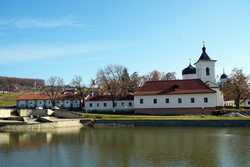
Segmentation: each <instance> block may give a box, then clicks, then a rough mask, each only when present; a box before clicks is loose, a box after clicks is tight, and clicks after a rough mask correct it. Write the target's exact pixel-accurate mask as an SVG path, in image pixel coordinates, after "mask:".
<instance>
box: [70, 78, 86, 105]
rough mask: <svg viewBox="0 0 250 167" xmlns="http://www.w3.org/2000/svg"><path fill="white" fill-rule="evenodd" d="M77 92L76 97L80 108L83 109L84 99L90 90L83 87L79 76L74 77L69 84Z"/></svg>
mask: <svg viewBox="0 0 250 167" xmlns="http://www.w3.org/2000/svg"><path fill="white" fill-rule="evenodd" d="M71 84H72V85H73V86H74V87H75V88H76V90H77V94H76V97H77V99H78V100H79V101H80V106H81V108H83V107H84V104H85V97H86V96H87V95H88V94H89V93H90V89H89V88H87V87H86V86H84V84H83V80H82V77H81V76H78V75H75V76H74V78H73V79H72V83H71Z"/></svg>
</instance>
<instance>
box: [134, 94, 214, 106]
mask: <svg viewBox="0 0 250 167" xmlns="http://www.w3.org/2000/svg"><path fill="white" fill-rule="evenodd" d="M192 97H193V98H194V99H195V102H194V103H191V98H192ZM204 97H207V98H208V103H204ZM155 98H156V99H157V104H154V103H153V99H155ZM166 98H168V99H169V103H166V102H165V99H166ZM178 98H181V99H182V103H178ZM140 99H143V102H144V103H143V104H140ZM216 104H217V102H216V93H210V94H182V95H156V96H135V97H134V105H135V108H195V107H216Z"/></svg>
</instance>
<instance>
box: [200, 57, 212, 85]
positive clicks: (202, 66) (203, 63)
mask: <svg viewBox="0 0 250 167" xmlns="http://www.w3.org/2000/svg"><path fill="white" fill-rule="evenodd" d="M195 66H196V73H197V77H198V78H200V79H201V80H202V81H203V82H207V81H210V82H213V83H215V82H216V80H215V61H202V60H201V61H199V62H197V63H196V64H195ZM207 67H208V68H209V69H210V75H208V76H207V75H206V68H207Z"/></svg>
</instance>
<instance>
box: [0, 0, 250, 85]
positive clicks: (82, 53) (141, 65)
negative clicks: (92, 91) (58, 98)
mask: <svg viewBox="0 0 250 167" xmlns="http://www.w3.org/2000/svg"><path fill="white" fill-rule="evenodd" d="M249 30H250V1H248V0H246V1H236V0H235V1H230V0H227V1H223V0H220V1H217V0H214V1H213V0H209V1H201V0H200V1H198V0H194V1H190V0H185V1H183V0H74V1H68V0H53V1H51V0H22V1H20V0H11V1H10V0H0V69H1V70H0V75H1V76H15V77H26V78H43V79H45V80H46V79H47V78H48V77H49V76H54V75H56V76H61V77H63V78H64V79H65V81H66V82H69V81H70V80H71V78H72V77H73V76H74V75H81V76H82V77H83V78H84V81H85V83H86V84H88V83H89V80H90V79H91V78H95V75H96V72H97V70H98V69H101V68H103V67H105V66H106V65H108V64H121V65H124V66H126V67H127V68H128V70H129V72H134V71H137V72H139V73H140V74H144V73H148V72H150V71H152V70H154V69H157V70H160V71H164V72H170V71H171V72H172V71H175V72H176V73H177V76H178V77H179V78H180V76H181V70H182V69H183V68H185V67H186V66H187V65H188V62H189V59H191V60H192V63H194V62H195V61H196V60H197V59H198V58H199V56H200V54H201V47H202V41H206V46H207V52H208V54H209V56H210V57H211V58H213V59H216V60H218V62H217V64H216V73H217V74H221V73H222V71H223V68H225V71H226V72H227V73H230V71H231V70H232V68H235V67H237V68H243V69H244V71H245V72H246V73H248V74H250V65H249V64H250V55H249V53H250V52H249V44H250V31H249Z"/></svg>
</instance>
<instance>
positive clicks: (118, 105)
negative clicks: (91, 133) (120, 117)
mask: <svg viewBox="0 0 250 167" xmlns="http://www.w3.org/2000/svg"><path fill="white" fill-rule="evenodd" d="M131 110H134V96H133V95H128V96H126V97H118V98H116V99H115V100H114V103H113V101H112V97H111V96H110V95H95V96H88V97H87V99H86V101H85V111H86V112H98V111H103V112H105V111H114V112H129V111H131Z"/></svg>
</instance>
